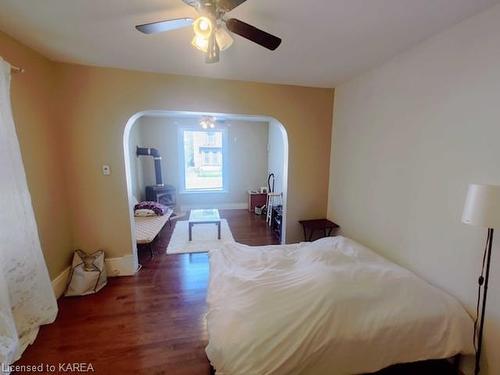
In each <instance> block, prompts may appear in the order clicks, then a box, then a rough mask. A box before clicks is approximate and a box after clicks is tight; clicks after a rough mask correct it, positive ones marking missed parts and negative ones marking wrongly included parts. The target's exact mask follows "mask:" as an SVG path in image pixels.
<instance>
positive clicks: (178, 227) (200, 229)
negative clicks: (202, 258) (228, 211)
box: [167, 219, 235, 254]
mask: <svg viewBox="0 0 500 375" xmlns="http://www.w3.org/2000/svg"><path fill="white" fill-rule="evenodd" d="M220 230H221V239H220V240H218V239H217V225H215V224H196V225H194V226H193V240H192V241H189V226H188V221H177V222H176V223H175V228H174V232H173V233H172V237H171V238H170V242H169V243H168V247H167V254H183V253H204V252H208V251H209V250H218V249H220V248H221V247H222V246H223V245H224V243H233V242H235V241H234V238H233V234H232V233H231V229H229V225H228V224H227V221H226V220H225V219H221V221H220Z"/></svg>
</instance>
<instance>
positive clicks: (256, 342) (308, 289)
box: [206, 237, 473, 375]
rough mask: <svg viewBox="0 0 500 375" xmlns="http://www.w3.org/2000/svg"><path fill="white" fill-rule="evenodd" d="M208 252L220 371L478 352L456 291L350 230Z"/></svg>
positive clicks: (373, 364) (374, 366) (212, 345)
mask: <svg viewBox="0 0 500 375" xmlns="http://www.w3.org/2000/svg"><path fill="white" fill-rule="evenodd" d="M209 254H210V283H209V290H208V296H207V302H208V313H207V324H208V334H209V344H208V346H207V348H206V352H207V355H208V358H209V359H210V361H211V363H212V365H213V367H214V368H215V369H216V373H217V374H218V375H222V374H223V375H235V374H238V375H252V374H258V375H264V374H273V375H274V374H294V375H295V374H311V375H313V374H314V375H322V374H329V375H336V374H338V375H345V374H360V373H367V372H374V371H377V370H379V369H382V368H384V367H387V366H389V365H392V364H395V363H406V362H414V361H419V360H424V359H437V358H447V357H451V356H453V355H455V354H457V353H463V354H471V353H473V347H472V329H473V322H472V319H471V318H470V316H469V315H468V314H467V313H466V311H465V310H464V308H463V307H462V306H461V305H460V303H459V302H458V301H457V300H456V299H454V298H453V297H451V296H449V295H448V294H446V293H445V292H443V291H441V290H439V289H437V288H435V287H433V286H431V285H430V284H428V283H427V282H425V281H423V280H422V279H420V278H419V277H417V276H416V275H414V274H413V273H411V272H410V271H408V270H405V269H403V268H401V267H399V266H397V265H395V264H393V263H391V262H389V261H387V260H385V259H384V258H382V257H380V256H378V255H376V254H375V253H374V252H372V251H371V250H369V249H367V248H365V247H363V246H361V245H359V244H357V243H356V242H354V241H352V240H349V239H347V238H345V237H330V238H324V239H321V240H318V241H316V242H312V243H301V244H296V245H284V246H263V247H248V246H245V245H240V244H229V245H227V246H226V248H225V249H223V250H217V251H212V252H210V253H209Z"/></svg>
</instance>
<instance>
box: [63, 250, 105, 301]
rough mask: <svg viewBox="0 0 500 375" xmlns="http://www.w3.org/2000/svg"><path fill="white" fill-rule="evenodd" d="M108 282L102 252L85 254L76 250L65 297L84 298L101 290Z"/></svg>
mask: <svg viewBox="0 0 500 375" xmlns="http://www.w3.org/2000/svg"><path fill="white" fill-rule="evenodd" d="M107 282H108V278H107V275H106V267H105V264H104V251H102V250H99V251H96V252H95V253H92V254H87V253H86V252H84V251H82V250H76V251H75V253H74V255H73V264H72V266H71V273H70V275H69V281H68V286H67V288H66V293H65V295H66V296H67V297H69V296H85V295H87V294H93V293H96V292H98V291H99V290H101V289H102V288H103V287H104V286H105V285H106V284H107Z"/></svg>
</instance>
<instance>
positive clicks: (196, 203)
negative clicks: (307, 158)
mask: <svg viewBox="0 0 500 375" xmlns="http://www.w3.org/2000/svg"><path fill="white" fill-rule="evenodd" d="M193 125H195V126H196V125H197V119H185V118H175V117H165V116H163V117H158V116H154V117H152V116H144V117H141V118H140V119H139V120H138V121H137V123H136V124H135V125H134V127H133V128H132V132H137V131H138V132H139V133H140V143H136V144H134V145H133V148H132V152H133V153H135V146H136V145H139V146H141V147H154V148H157V149H158V150H159V151H160V154H161V155H162V159H163V160H162V176H163V180H164V183H165V184H168V185H173V186H175V187H176V189H177V192H178V194H177V203H178V208H179V209H182V210H185V209H187V208H192V207H216V208H232V207H238V205H240V206H241V204H243V206H245V207H246V201H247V190H248V189H257V188H259V187H260V186H265V182H266V178H267V137H268V128H269V124H268V123H267V122H262V121H242V120H227V121H225V123H224V124H222V125H219V126H220V127H224V128H225V129H227V140H228V145H227V146H228V160H229V163H228V166H227V172H228V181H227V182H228V186H227V191H226V192H217V193H182V192H181V187H180V184H179V181H180V174H179V173H180V172H179V150H178V130H179V128H182V127H186V126H193ZM198 126H199V125H198ZM136 159H137V158H136ZM138 164H139V165H138V167H139V168H140V169H141V170H142V171H143V179H142V181H141V186H140V190H141V193H142V194H141V197H142V198H143V199H144V198H145V196H144V195H145V193H144V188H145V186H146V185H154V184H155V173H154V164H153V160H152V158H144V157H141V158H139V163H138ZM132 172H133V171H132Z"/></svg>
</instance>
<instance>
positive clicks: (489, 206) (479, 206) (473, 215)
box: [462, 184, 500, 228]
mask: <svg viewBox="0 0 500 375" xmlns="http://www.w3.org/2000/svg"><path fill="white" fill-rule="evenodd" d="M462 222H463V223H465V224H470V225H476V226H480V227H486V228H500V186H497V185H478V184H471V185H469V190H468V192H467V198H466V199H465V206H464V212H463V215H462Z"/></svg>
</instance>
